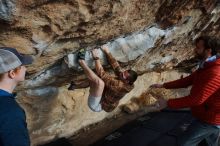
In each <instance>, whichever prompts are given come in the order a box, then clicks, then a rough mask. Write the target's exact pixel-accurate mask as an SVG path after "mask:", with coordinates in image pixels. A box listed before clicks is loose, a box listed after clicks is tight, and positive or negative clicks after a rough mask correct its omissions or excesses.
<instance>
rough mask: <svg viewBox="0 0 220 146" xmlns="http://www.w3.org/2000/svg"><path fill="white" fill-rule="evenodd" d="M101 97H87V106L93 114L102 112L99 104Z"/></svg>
mask: <svg viewBox="0 0 220 146" xmlns="http://www.w3.org/2000/svg"><path fill="white" fill-rule="evenodd" d="M101 99H102V97H94V96H91V95H89V98H88V106H89V108H90V109H91V110H92V111H94V112H101V111H102V105H101V104H100V101H101Z"/></svg>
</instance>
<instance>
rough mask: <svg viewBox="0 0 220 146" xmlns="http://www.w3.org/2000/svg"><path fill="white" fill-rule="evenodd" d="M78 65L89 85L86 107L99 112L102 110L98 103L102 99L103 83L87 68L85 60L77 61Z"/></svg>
mask: <svg viewBox="0 0 220 146" xmlns="http://www.w3.org/2000/svg"><path fill="white" fill-rule="evenodd" d="M79 64H80V66H81V67H82V68H83V70H84V72H85V74H86V75H87V77H88V79H89V83H90V90H89V93H90V95H89V98H88V106H89V107H90V109H91V110H93V111H95V112H100V111H101V110H102V107H101V104H100V101H101V98H102V93H103V90H104V87H105V83H104V82H103V80H102V79H101V78H99V77H98V76H97V75H96V74H95V73H94V72H93V71H92V70H91V69H90V68H89V67H88V66H87V64H86V62H85V60H83V59H79Z"/></svg>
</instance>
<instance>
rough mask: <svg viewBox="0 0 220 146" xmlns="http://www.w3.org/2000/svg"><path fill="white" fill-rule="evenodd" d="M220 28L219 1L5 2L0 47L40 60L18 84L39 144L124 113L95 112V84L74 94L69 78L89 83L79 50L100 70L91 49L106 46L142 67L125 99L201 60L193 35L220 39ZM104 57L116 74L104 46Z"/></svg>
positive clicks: (0, 8) (127, 64)
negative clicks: (91, 101)
mask: <svg viewBox="0 0 220 146" xmlns="http://www.w3.org/2000/svg"><path fill="white" fill-rule="evenodd" d="M219 30H220V2H219V0H185V1H180V0H158V1H155V0H145V1H142V0H130V1H125V0H116V1H98V0H65V1H60V0H38V1H34V0H0V35H1V37H0V46H8V47H15V48H17V49H18V50H19V51H20V52H22V53H25V54H30V55H32V56H33V57H34V59H35V61H34V64H33V65H31V66H29V67H28V73H27V80H26V81H25V82H23V83H22V84H21V85H19V86H18V88H17V91H18V101H19V103H20V104H21V105H22V106H23V107H24V109H25V111H26V114H27V122H28V128H29V131H30V136H31V141H32V145H38V144H41V143H45V142H47V141H50V140H53V139H56V138H58V137H62V136H65V137H68V136H71V135H73V134H74V133H75V132H76V131H77V130H79V129H81V128H83V127H85V126H87V125H89V124H92V123H95V122H98V121H101V120H102V119H104V118H109V117H111V116H113V115H115V114H117V113H118V112H120V108H117V109H116V110H115V111H114V112H113V113H105V112H101V113H94V112H92V111H90V110H89V108H88V107H87V97H88V88H81V89H76V90H75V91H67V86H68V85H69V83H70V81H74V82H75V83H77V85H79V88H80V87H81V86H80V85H81V84H86V83H87V79H86V76H85V75H84V74H83V72H82V70H81V69H80V68H79V67H78V65H77V62H76V59H75V53H76V52H77V50H79V49H81V48H86V49H87V55H86V61H87V63H88V65H89V66H90V67H91V68H93V67H94V64H93V60H92V59H91V54H90V51H91V49H93V48H94V47H100V46H101V45H104V44H105V45H107V46H108V47H109V48H110V51H111V53H112V54H113V56H115V57H116V59H117V60H118V61H120V64H121V65H122V66H123V67H124V68H132V69H134V70H136V71H137V72H138V74H139V75H140V76H139V78H138V80H137V81H136V83H135V89H134V90H132V91H131V92H130V93H129V94H127V95H126V96H125V97H124V98H123V100H122V101H121V102H120V104H124V103H127V102H128V101H129V100H130V98H132V97H137V96H140V95H141V94H142V93H143V92H144V91H146V89H147V88H148V86H149V85H150V84H152V83H156V82H164V81H167V80H172V79H176V78H179V77H180V76H181V74H182V72H183V71H184V72H187V73H189V72H190V69H191V68H192V67H193V66H194V65H195V61H194V59H193V47H194V46H193V40H194V39H195V38H196V37H198V36H199V35H202V34H207V35H213V36H216V37H220V31H219ZM100 57H101V59H102V62H103V65H104V66H105V67H106V70H107V71H110V70H109V67H108V65H107V62H106V59H105V56H104V55H103V53H102V52H101V51H100ZM85 87H86V86H85ZM87 87H88V85H87ZM179 96H180V95H179Z"/></svg>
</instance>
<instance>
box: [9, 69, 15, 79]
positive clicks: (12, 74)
mask: <svg viewBox="0 0 220 146" xmlns="http://www.w3.org/2000/svg"><path fill="white" fill-rule="evenodd" d="M15 75H16V74H15V71H14V70H10V71H9V72H8V77H9V78H11V79H14V78H15Z"/></svg>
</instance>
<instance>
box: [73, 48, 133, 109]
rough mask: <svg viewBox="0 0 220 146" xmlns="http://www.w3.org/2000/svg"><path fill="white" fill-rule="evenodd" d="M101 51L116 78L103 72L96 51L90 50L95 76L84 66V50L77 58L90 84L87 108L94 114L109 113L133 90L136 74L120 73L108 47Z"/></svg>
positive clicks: (129, 71)
mask: <svg viewBox="0 0 220 146" xmlns="http://www.w3.org/2000/svg"><path fill="white" fill-rule="evenodd" d="M101 49H102V51H103V52H104V53H105V54H106V57H107V60H108V62H109V64H110V65H111V66H112V68H113V70H114V72H115V75H116V76H117V77H115V76H113V75H110V74H109V73H107V72H105V71H104V68H103V67H102V64H101V61H100V60H99V54H98V49H94V50H92V56H93V60H94V61H95V69H96V73H97V74H96V73H95V72H93V71H92V70H91V69H90V68H89V67H88V65H87V64H86V62H85V50H80V51H79V53H78V55H77V57H78V62H79V64H80V66H81V67H82V68H83V70H84V72H85V74H86V75H87V77H88V79H89V83H90V85H89V86H90V91H89V92H90V94H89V97H88V106H89V107H90V109H91V110H93V111H94V112H100V111H102V110H104V111H106V112H111V111H113V110H114V109H115V108H116V107H117V106H118V104H119V101H120V99H122V98H123V97H124V96H125V94H127V93H129V92H130V91H131V90H132V89H133V88H134V82H135V81H136V79H137V73H136V72H135V71H133V70H125V71H122V69H121V67H120V65H119V63H118V62H117V61H116V59H115V58H114V57H113V56H112V55H111V53H110V52H109V49H108V47H107V46H102V47H101ZM69 90H71V88H69Z"/></svg>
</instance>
